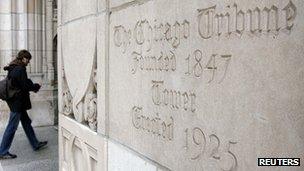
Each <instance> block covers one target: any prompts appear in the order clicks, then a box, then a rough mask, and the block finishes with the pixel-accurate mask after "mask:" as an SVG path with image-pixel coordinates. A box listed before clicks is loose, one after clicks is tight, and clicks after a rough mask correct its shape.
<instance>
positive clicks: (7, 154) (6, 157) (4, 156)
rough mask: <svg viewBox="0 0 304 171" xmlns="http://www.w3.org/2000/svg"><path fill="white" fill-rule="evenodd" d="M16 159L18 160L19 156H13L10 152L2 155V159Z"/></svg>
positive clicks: (0, 157)
mask: <svg viewBox="0 0 304 171" xmlns="http://www.w3.org/2000/svg"><path fill="white" fill-rule="evenodd" d="M14 158H17V155H15V154H11V153H9V152H7V153H6V154H4V155H0V159H14Z"/></svg>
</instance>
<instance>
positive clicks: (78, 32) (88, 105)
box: [62, 19, 97, 130]
mask: <svg viewBox="0 0 304 171" xmlns="http://www.w3.org/2000/svg"><path fill="white" fill-rule="evenodd" d="M62 32H63V34H62V43H63V44H65V48H63V49H62V54H63V65H64V74H65V78H66V82H67V86H68V87H69V90H70V95H71V96H72V99H73V100H72V106H73V107H72V109H73V114H74V117H75V119H76V120H77V121H78V122H80V123H88V125H89V126H90V125H91V126H90V127H91V128H92V129H93V130H96V123H95V122H96V117H97V112H96V97H97V95H96V88H95V87H96V85H95V84H96V83H94V82H96V81H95V80H96V79H94V78H95V77H94V75H96V74H95V71H96V60H95V58H96V38H95V37H96V25H95V22H94V19H85V20H81V21H79V22H75V23H70V24H67V25H65V26H64V27H63V28H62ZM92 77H93V78H92Z"/></svg>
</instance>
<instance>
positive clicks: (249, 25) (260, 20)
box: [197, 1, 297, 39]
mask: <svg viewBox="0 0 304 171" xmlns="http://www.w3.org/2000/svg"><path fill="white" fill-rule="evenodd" d="M226 11H227V12H226ZM284 15H285V16H286V17H285V18H284V17H282V16H284ZM296 16H297V7H296V6H295V5H294V4H293V2H292V1H289V3H288V4H287V5H286V6H285V7H284V8H282V9H281V10H279V8H278V7H277V6H275V5H272V6H271V7H264V8H259V7H255V8H253V9H247V10H245V11H244V10H241V9H239V8H238V5H237V4H236V3H234V4H233V5H228V6H227V8H226V9H225V12H219V11H217V8H216V5H214V6H211V7H207V8H201V9H198V16H197V17H198V32H199V35H200V37H201V38H203V39H210V38H212V37H214V36H217V37H222V36H226V37H230V36H231V35H232V34H235V35H239V36H241V35H243V33H244V32H246V33H248V34H249V35H256V36H257V35H259V34H261V33H265V34H267V33H273V34H274V35H277V34H279V31H284V30H287V31H288V32H290V31H291V29H292V27H293V26H294V20H295V18H296ZM284 22H285V26H284V24H281V23H284Z"/></svg>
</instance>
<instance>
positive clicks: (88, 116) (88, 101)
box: [84, 69, 97, 131]
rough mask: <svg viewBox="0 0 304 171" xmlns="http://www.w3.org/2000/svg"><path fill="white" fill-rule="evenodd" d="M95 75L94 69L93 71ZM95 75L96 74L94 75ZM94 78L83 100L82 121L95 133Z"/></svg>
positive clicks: (95, 84) (95, 95) (95, 83)
mask: <svg viewBox="0 0 304 171" xmlns="http://www.w3.org/2000/svg"><path fill="white" fill-rule="evenodd" d="M94 70H95V71H94V73H96V69H94ZM95 75H96V74H95ZM95 78H96V76H94V77H93V80H94V81H93V80H92V82H93V83H92V85H90V87H89V91H88V92H87V94H86V95H85V98H84V104H85V105H84V107H85V108H84V120H85V121H87V123H88V125H89V127H90V128H91V129H92V130H94V131H96V130H97V120H96V118H97V91H96V90H97V89H96V86H97V82H96V81H95V80H96V79H95Z"/></svg>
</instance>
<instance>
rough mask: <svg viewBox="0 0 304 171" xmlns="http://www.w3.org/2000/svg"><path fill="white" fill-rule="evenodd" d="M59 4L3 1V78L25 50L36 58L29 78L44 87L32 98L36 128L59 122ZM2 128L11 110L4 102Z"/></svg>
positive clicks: (40, 0)
mask: <svg viewBox="0 0 304 171" xmlns="http://www.w3.org/2000/svg"><path fill="white" fill-rule="evenodd" d="M56 28H57V1H55V0H54V1H51V0H50V1H49V0H48V1H44V0H1V1H0V67H1V70H0V77H1V79H2V78H4V77H5V76H6V74H7V73H6V72H4V70H3V67H4V66H6V65H7V64H8V63H9V62H10V61H11V60H12V59H13V58H14V57H16V54H17V53H18V51H19V50H21V49H27V50H29V51H30V53H31V54H32V57H33V58H32V60H31V63H30V65H29V66H28V68H27V71H28V75H29V77H30V78H31V79H32V80H33V81H34V82H37V83H40V84H41V85H42V88H41V91H39V93H37V94H35V93H32V94H31V99H32V105H33V108H32V110H30V111H29V114H30V116H31V118H32V120H33V123H32V124H33V125H34V126H45V125H53V124H55V123H56V122H57V116H58V115H57V113H58V111H57V81H56V80H57V79H55V76H56V72H57V71H56V67H57V66H56V67H55V65H57V64H56V61H57V51H56V49H57V32H56ZM0 106H1V109H0V110H1V115H0V117H1V120H0V127H5V126H6V123H7V119H8V117H9V109H8V106H7V105H6V103H5V102H3V101H1V102H0Z"/></svg>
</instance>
